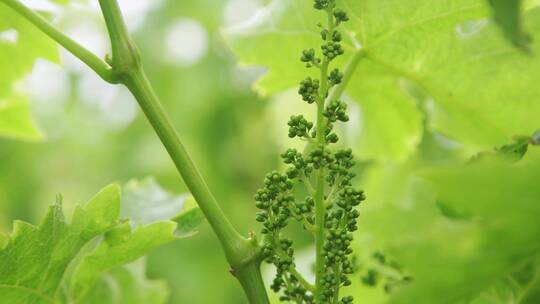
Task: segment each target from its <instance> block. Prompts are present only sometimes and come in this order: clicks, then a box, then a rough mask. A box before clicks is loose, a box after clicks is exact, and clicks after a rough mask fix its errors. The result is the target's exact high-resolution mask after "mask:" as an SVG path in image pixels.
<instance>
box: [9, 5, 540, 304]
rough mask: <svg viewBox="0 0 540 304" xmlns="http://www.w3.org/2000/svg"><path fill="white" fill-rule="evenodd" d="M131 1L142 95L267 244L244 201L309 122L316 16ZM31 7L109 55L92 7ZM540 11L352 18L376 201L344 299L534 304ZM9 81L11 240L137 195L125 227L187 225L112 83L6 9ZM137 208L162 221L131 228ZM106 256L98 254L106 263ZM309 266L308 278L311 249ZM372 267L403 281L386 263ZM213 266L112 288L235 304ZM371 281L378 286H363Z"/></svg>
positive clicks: (114, 273)
mask: <svg viewBox="0 0 540 304" xmlns="http://www.w3.org/2000/svg"><path fill="white" fill-rule="evenodd" d="M60 2H64V1H60ZM120 2H121V5H122V7H123V8H124V12H125V14H126V18H127V22H128V25H129V27H130V29H131V30H132V32H133V33H134V35H135V40H136V41H137V43H138V44H139V46H140V47H141V50H142V54H143V57H144V61H145V66H146V69H147V71H148V73H149V77H150V79H151V80H152V83H153V84H154V85H155V87H156V90H157V93H158V95H159V96H160V97H161V98H162V100H163V101H164V103H165V107H166V108H167V110H168V112H169V114H170V115H171V116H172V118H173V120H174V124H175V126H176V127H177V128H178V129H179V130H180V134H181V136H182V137H183V138H184V140H185V142H186V143H187V145H188V148H189V150H190V151H191V152H192V154H193V157H194V158H195V161H196V163H197V164H198V165H199V166H200V167H201V170H202V172H203V175H204V176H205V177H207V178H208V181H209V184H210V186H211V188H212V189H213V190H214V192H215V194H216V196H217V197H218V198H220V202H221V203H222V204H223V208H224V209H225V212H226V213H227V214H228V215H230V216H231V218H232V219H233V222H235V224H236V225H237V226H238V227H239V228H240V229H241V230H242V231H246V232H247V231H249V230H250V229H251V230H258V228H254V227H256V226H255V225H256V224H255V221H254V214H255V211H254V207H253V202H252V199H251V197H252V194H253V193H254V190H255V189H257V188H258V187H259V186H260V183H261V182H262V176H263V175H264V173H265V172H267V171H270V170H272V169H274V168H276V167H278V166H279V165H278V153H279V151H281V150H282V148H283V147H285V146H292V144H291V143H290V142H289V139H288V138H287V137H286V130H285V121H286V120H287V118H288V116H289V115H290V114H291V113H297V112H299V111H302V109H303V104H302V102H300V101H299V98H298V97H297V96H296V94H295V93H294V91H295V86H296V85H297V82H298V81H299V80H300V79H301V78H302V77H303V76H304V74H305V70H304V68H303V66H302V64H301V63H300V62H299V60H297V58H299V54H300V53H301V50H302V49H304V48H306V47H309V46H311V45H313V44H314V41H315V40H316V39H317V37H316V35H317V32H316V31H317V28H316V27H315V26H314V25H315V24H316V23H317V22H318V19H317V18H318V16H317V15H316V13H315V12H314V11H313V10H312V9H311V1H308V0H294V1H293V0H229V1H214V0H201V1H167V0H152V1H140V2H134V1H127V0H126V1H120ZM510 2H511V3H512V4H513V5H512V4H510V5H509V4H508V3H510ZM32 3H33V4H32V5H34V6H35V7H37V8H40V9H42V10H43V11H44V12H45V13H46V14H47V15H48V16H49V17H50V18H52V19H53V20H54V22H55V23H56V24H59V25H60V26H61V27H62V28H64V29H65V30H66V31H67V32H68V33H70V35H71V36H72V37H73V38H75V39H76V40H78V41H80V42H81V43H83V44H84V45H85V46H87V47H89V48H90V49H92V50H93V51H94V52H96V53H97V54H99V55H100V56H104V55H105V53H106V51H107V49H108V42H107V39H106V36H105V28H104V25H103V23H102V21H101V16H100V15H99V11H98V10H97V4H95V3H93V2H91V3H86V2H83V1H72V2H71V3H70V4H69V5H67V6H58V5H56V4H52V3H51V2H48V1H33V2H32ZM539 4H540V3H539V2H538V1H536V0H527V1H521V2H520V1H498V0H490V1H486V0H466V1H465V0H445V1H427V0H407V1H403V0H395V1H394V0H391V1H390V0H389V1H378V0H361V1H360V0H342V1H341V5H342V6H343V7H344V8H345V9H346V10H347V11H348V12H349V15H350V16H351V17H352V18H351V22H350V23H349V24H347V25H346V27H347V32H348V33H347V36H348V37H347V39H345V40H346V41H347V43H346V46H347V54H349V56H353V54H354V52H355V50H356V49H358V48H359V47H361V48H362V53H361V59H360V61H359V63H358V67H357V68H356V72H355V73H354V75H353V76H352V78H351V82H350V84H349V86H348V89H347V91H346V92H345V98H346V100H347V102H349V103H350V105H351V107H352V109H353V113H352V115H351V116H352V117H353V121H354V123H353V124H352V125H353V127H350V128H347V129H344V130H341V132H342V133H343V135H344V136H342V138H346V139H347V140H346V142H347V144H350V145H352V146H353V147H354V149H355V154H356V155H357V156H359V157H360V158H361V160H362V166H360V168H359V169H358V172H357V173H358V174H359V176H360V177H361V178H360V179H359V181H358V183H360V185H361V187H362V188H363V189H365V191H366V193H367V196H368V201H367V202H366V204H365V206H364V207H363V208H364V209H363V210H362V209H361V211H362V216H361V219H360V231H359V232H358V233H357V235H356V239H355V240H356V245H355V246H357V251H358V252H359V253H360V255H359V267H360V271H359V274H358V275H357V276H356V277H355V281H354V284H353V286H352V287H351V288H350V289H349V290H348V292H349V293H352V294H354V295H355V296H356V298H357V299H358V300H362V302H365V303H385V302H388V301H391V302H394V303H474V304H480V303H537V302H538V301H539V298H538V297H539V296H540V291H539V287H540V284H539V283H538V282H539V281H538V278H539V275H540V272H538V270H537V266H536V265H537V256H538V252H539V250H540V248H539V247H538V245H537V244H538V239H539V237H540V224H539V223H538V221H537V220H536V219H537V218H538V215H539V213H540V207H538V202H539V198H540V190H539V187H538V180H540V176H539V172H540V150H539V149H538V148H537V147H536V146H535V145H534V144H535V143H538V141H540V140H536V141H535V140H534V139H531V138H529V137H528V136H531V135H532V134H533V133H534V132H535V130H537V129H538V128H540V123H539V122H538V118H537V117H538V112H539V110H540V103H539V102H538V100H537V98H538V96H540V94H539V93H540V92H539V91H538V90H540V87H538V85H536V83H537V82H538V79H539V78H540V77H539V75H538V73H539V71H540V64H539V61H538V58H537V54H538V48H539V45H538V42H537V40H538V35H537V33H538V32H540V23H539V20H540V18H539V17H540V8H538V5H539ZM535 38H536V39H535ZM36 57H38V58H39V59H37V60H36ZM347 59H348V58H345V59H344V61H346V60H347ZM237 62H238V63H240V65H241V66H240V67H238V66H237ZM0 69H1V73H0V136H1V138H0V231H2V232H4V234H6V235H7V234H9V233H10V232H11V229H12V221H13V220H14V219H20V220H24V221H28V222H31V223H40V222H41V219H42V218H43V217H44V216H45V214H46V213H47V212H49V213H48V214H49V215H50V214H51V212H56V211H54V210H55V209H54V208H56V207H51V209H48V208H49V205H51V204H52V203H54V201H55V196H56V195H57V194H58V193H62V195H63V197H64V199H63V201H64V203H63V209H64V213H65V214H66V216H67V215H71V214H72V213H73V212H76V211H74V210H78V209H76V203H79V202H84V201H87V199H88V198H89V197H92V196H93V194H94V193H96V192H97V190H98V189H101V188H103V186H105V185H106V184H108V183H110V182H111V181H117V182H118V183H119V184H125V183H127V185H126V186H125V187H124V194H123V198H124V199H123V201H122V205H121V206H122V209H121V210H119V211H118V212H120V213H119V216H120V217H122V218H123V217H127V216H130V217H134V218H137V219H138V220H140V221H141V223H145V224H146V223H149V222H151V221H156V220H168V219H172V218H173V216H171V215H176V214H177V213H178V211H179V209H178V205H177V207H174V204H173V206H172V207H171V205H169V204H167V203H165V204H162V203H163V202H164V201H166V202H170V201H177V200H178V199H180V200H182V203H183V200H184V199H187V197H184V198H182V197H178V196H177V195H176V194H171V193H167V192H164V191H163V190H162V189H161V188H160V186H158V184H157V183H159V184H161V185H162V186H163V187H165V188H166V189H168V190H169V191H172V192H174V193H185V192H186V189H185V187H184V186H183V184H182V182H181V181H180V179H179V177H178V175H177V173H176V171H175V170H174V167H173V166H172V163H171V162H170V161H169V158H168V156H167V155H166V153H165V150H164V149H163V148H162V147H161V145H160V143H159V141H158V140H157V138H156V137H155V135H154V133H153V131H152V130H151V129H150V127H149V125H148V124H147V122H146V121H145V119H144V117H142V116H141V114H140V113H139V111H138V109H137V106H136V104H135V103H134V101H133V100H132V99H131V97H130V96H129V94H128V93H127V91H126V90H124V89H123V88H120V87H115V86H109V85H106V84H104V83H103V82H102V81H100V80H99V79H98V78H97V76H95V75H93V74H92V72H90V71H89V70H88V69H87V68H85V67H83V66H82V65H81V64H80V63H78V62H77V60H76V59H74V58H72V57H71V56H70V55H69V54H66V53H65V52H63V51H60V52H59V51H58V50H57V48H56V47H55V45H54V43H52V42H51V41H50V40H49V39H48V38H46V37H44V36H43V35H42V34H41V33H39V32H38V31H37V30H35V29H34V28H33V27H32V26H31V25H29V24H28V23H27V22H25V21H24V20H22V19H21V18H20V17H18V16H17V15H15V14H14V13H12V12H11V11H10V10H8V9H7V8H6V7H5V6H3V4H0ZM252 87H253V88H254V90H252ZM516 135H522V136H525V138H526V139H525V140H523V139H521V141H520V140H519V139H517V140H515V139H514V136H516ZM529 142H530V143H531V145H530V147H528V150H527V149H526V148H527V145H528V143H529ZM507 144H512V145H510V146H505V147H503V148H499V149H498V150H493V148H495V147H501V146H503V145H507ZM524 147H525V148H524ZM482 151H483V152H482ZM525 151H526V152H527V153H525ZM479 152H482V153H481V154H480V155H477V153H479ZM475 155H476V157H474V159H475V160H474V161H470V159H471V157H472V156H475ZM522 157H523V158H522ZM149 175H153V176H155V180H153V179H145V178H146V177H147V176H149ZM132 178H137V179H139V180H142V181H131V182H128V181H129V180H131V179H132ZM141 198H142V200H143V201H152V202H154V203H152V204H151V205H152V206H158V207H159V208H155V209H149V210H144V211H145V212H144V213H141V214H144V215H145V216H142V215H141V214H134V213H133V210H140V207H139V206H142V205H144V204H140V200H141ZM138 200H139V201H138ZM126 202H127V203H126ZM138 202H139V203H138ZM160 202H161V203H160ZM130 206H137V207H135V208H130ZM119 208H120V207H119ZM180 208H181V207H180ZM47 210H49V211H47ZM153 212H155V213H153ZM162 214H165V215H163V216H162ZM184 215H185V214H184ZM147 216H149V217H147ZM195 216H196V215H195ZM117 217H118V215H117ZM69 218H71V217H69ZM175 219H177V218H175ZM45 224H46V222H43V224H42V225H45ZM72 224H73V223H72ZM124 228H125V227H124ZM128 230H129V229H128ZM186 231H190V230H186ZM169 232H170V231H169ZM119 233H120V235H124V234H123V233H125V231H122V230H121V231H120V232H119ZM134 233H135V232H134ZM296 238H297V240H296V243H297V244H299V246H300V247H302V246H305V244H308V243H309V240H308V239H305V236H304V235H302V234H299V235H297V236H296ZM4 239H5V237H2V238H0V240H4ZM121 239H122V238H121ZM164 239H165V240H166V241H163V242H164V243H165V242H168V241H169V239H167V237H164ZM122 240H125V239H122ZM113 242H114V237H113ZM3 243H4V242H0V244H2V245H3ZM106 244H107V243H106V242H102V243H101V245H97V246H98V247H97V248H96V251H95V252H94V253H89V254H94V255H97V256H98V257H99V255H103V254H106V255H110V254H111V253H110V252H108V251H107V245H106ZM100 246H101V247H100ZM6 248H7V247H6ZM143 249H146V248H140V251H145V250H143ZM148 249H149V248H148ZM300 249H301V250H300V251H303V252H304V253H305V254H303V256H305V260H304V261H302V264H303V265H304V264H305V265H304V266H305V267H304V268H305V271H306V273H309V268H310V266H309V263H310V250H311V248H303V249H302V248H300ZM379 251H380V252H383V253H384V254H385V256H386V258H387V259H388V261H392V262H395V263H397V264H398V265H399V267H397V266H396V265H393V266H392V267H389V265H388V263H381V261H380V260H378V259H376V258H374V256H375V255H374V253H375V252H379ZM219 252H221V249H220V248H219V244H218V242H217V239H216V238H215V237H214V235H213V234H212V232H211V231H210V229H209V227H207V225H205V224H203V226H202V227H201V228H200V231H199V233H197V234H196V235H195V236H194V237H192V238H190V239H186V240H177V241H174V242H169V243H168V244H167V245H164V246H160V247H157V248H155V249H154V250H152V251H151V252H150V254H149V255H148V257H147V258H146V261H144V260H137V261H136V262H135V263H133V264H129V265H128V266H125V267H113V266H115V265H110V267H107V271H108V272H109V278H111V279H112V280H117V281H118V282H126V286H130V285H129V284H132V285H133V286H135V285H134V284H143V285H144V284H146V286H147V287H148V296H149V297H156V298H152V299H154V300H152V302H156V303H160V302H161V301H163V300H164V299H165V298H166V297H167V296H169V300H168V301H170V302H171V303H242V302H243V301H244V300H243V295H242V294H241V290H240V288H239V287H238V286H237V283H236V282H235V281H234V280H232V279H231V277H230V275H229V274H228V272H227V265H226V263H225V259H224V257H223V256H222V255H221V254H218V253H219ZM139 255H140V254H137V256H139ZM145 262H146V264H147V270H146V272H147V273H146V274H145V269H144V263H145ZM85 263H90V262H83V263H82V264H81V265H83V266H84V265H85ZM86 265H87V266H84V267H89V269H93V268H95V267H91V264H86ZM88 265H90V266H88ZM171 265H174V267H171ZM83 266H81V267H83ZM1 269H2V268H1V267H0V274H1V273H2V272H1V271H2V270H1ZM79 273H85V272H84V271H80V272H79ZM370 273H371V275H373V276H375V277H376V279H375V281H376V282H377V283H378V284H376V286H375V287H366V286H364V285H363V284H362V281H366V278H368V277H369V274H370ZM87 275H88V274H87ZM146 276H148V277H150V278H151V279H152V280H151V281H147V280H148V279H147V278H146ZM409 277H410V278H412V280H408V279H405V278H409ZM75 278H79V279H75V280H74V281H75V283H76V282H77V280H83V281H84V280H90V279H92V276H91V275H88V276H86V277H85V276H84V275H83V274H80V275H78V276H77V275H75ZM156 278H160V279H163V280H159V281H158V280H155V279H156ZM100 282H101V281H99V280H98V283H97V284H98V285H97V286H98V288H97V289H96V292H100V291H101V292H102V293H101V294H98V296H100V297H101V298H103V295H104V294H107V288H106V286H107V284H106V283H103V282H101V283H100ZM75 283H74V284H73V286H72V287H71V288H74V289H77V288H80V285H79V287H77V286H78V285H76V284H75ZM100 284H101V285H100ZM208 286H214V287H215V286H219V288H212V292H208ZM385 287H386V288H387V289H391V290H392V292H391V293H387V292H385V291H384V289H385ZM100 288H101V289H100ZM145 290H146V289H145ZM156 290H157V291H156ZM166 290H168V291H166ZM154 291H155V292H156V293H157V295H154V294H153V292H154ZM169 294H170V295H169ZM90 296H91V295H90ZM139 298H140V297H139ZM411 299H414V300H411ZM89 301H90V302H91V298H90V300H89Z"/></svg>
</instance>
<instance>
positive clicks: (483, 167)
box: [360, 148, 540, 304]
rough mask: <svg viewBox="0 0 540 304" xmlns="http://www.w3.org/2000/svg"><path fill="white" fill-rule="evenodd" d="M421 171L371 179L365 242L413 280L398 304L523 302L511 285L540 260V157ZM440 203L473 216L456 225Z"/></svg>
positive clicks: (386, 170)
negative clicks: (495, 299) (495, 298)
mask: <svg viewBox="0 0 540 304" xmlns="http://www.w3.org/2000/svg"><path fill="white" fill-rule="evenodd" d="M424 166H425V164H424ZM421 167H422V163H418V160H411V161H409V162H407V163H405V164H402V165H387V166H386V167H379V168H377V167H374V168H373V169H371V172H370V173H369V174H368V177H366V178H365V179H364V185H365V187H366V193H368V194H370V196H368V202H367V203H366V205H365V206H364V209H363V212H362V225H361V226H360V233H361V236H360V238H361V239H369V240H372V242H374V243H376V244H377V246H375V247H377V248H383V249H384V250H385V251H387V252H389V253H390V254H391V255H392V257H393V258H395V259H397V261H399V263H400V264H402V265H403V266H404V267H405V269H406V270H407V272H408V273H410V274H411V275H412V277H413V281H412V282H411V283H408V284H405V285H403V286H402V287H401V288H399V289H397V292H395V293H393V294H392V301H391V303H410V299H414V301H415V303H442V304H444V303H462V302H463V303H468V302H469V301H471V300H473V299H475V298H477V297H478V296H479V295H483V296H486V295H487V294H490V295H491V296H493V292H495V293H496V295H497V296H498V297H499V298H503V299H507V298H517V295H519V293H517V291H518V290H519V289H517V288H515V287H512V286H510V285H508V284H509V283H508V280H509V278H511V277H512V275H513V274H515V273H516V271H518V270H519V269H521V268H522V267H523V265H525V264H526V263H528V262H530V261H531V260H533V259H535V258H536V257H537V256H538V254H539V253H540V246H539V245H538V242H537V241H536V240H537V239H538V237H539V234H540V225H539V224H538V221H536V220H534V218H537V217H538V216H539V214H540V208H538V204H537V202H538V198H539V197H540V192H539V191H540V189H538V187H536V186H535V185H536V183H537V181H538V180H539V178H540V176H539V172H540V151H539V150H538V149H536V148H535V149H532V148H531V149H530V151H529V152H528V153H527V154H525V156H524V158H523V159H522V160H521V161H519V162H517V163H509V162H508V161H505V160H501V159H499V158H491V159H486V160H484V161H482V162H474V163H468V164H463V165H456V164H454V165H452V166H430V168H429V169H420V168H421ZM437 201H444V203H445V205H447V206H449V207H451V208H452V209H453V210H460V211H463V212H464V213H465V214H467V215H468V216H467V217H464V218H463V217H451V218H449V217H447V216H445V214H443V210H440V209H439V207H438V205H437V204H436V203H437ZM495 282H497V283H495ZM441 295H444V297H441ZM480 299H481V298H477V301H480ZM480 303H483V302H480Z"/></svg>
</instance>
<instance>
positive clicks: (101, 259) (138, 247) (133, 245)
mask: <svg viewBox="0 0 540 304" xmlns="http://www.w3.org/2000/svg"><path fill="white" fill-rule="evenodd" d="M175 229H176V224H175V223H174V222H170V221H162V222H156V223H153V224H149V225H147V226H142V227H137V228H136V229H135V230H134V231H131V227H130V223H129V222H124V223H122V224H120V225H118V226H116V227H114V228H113V229H111V230H110V231H107V233H106V234H105V241H104V242H101V243H100V244H99V245H98V246H97V248H96V249H95V250H94V251H93V252H92V253H90V254H88V255H86V256H85V257H84V258H83V259H82V261H81V262H80V264H79V265H78V266H77V269H76V270H75V273H74V275H73V278H72V280H71V284H70V286H71V287H70V289H71V294H72V298H73V299H75V300H76V302H79V301H82V300H83V299H84V298H85V297H86V296H87V294H88V292H89V291H91V290H92V289H93V287H94V286H95V284H96V283H97V282H98V281H99V279H100V278H101V276H102V274H103V273H106V272H107V271H109V270H111V269H114V268H115V267H117V266H121V265H123V264H127V263H129V262H133V261H135V260H136V259H138V258H139V257H141V256H144V255H145V254H146V253H147V252H148V251H150V250H151V249H153V248H156V247H158V246H160V245H163V244H165V243H169V242H171V241H173V240H175V239H176V238H175V237H174V230H175Z"/></svg>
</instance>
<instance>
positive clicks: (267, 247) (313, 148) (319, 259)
mask: <svg viewBox="0 0 540 304" xmlns="http://www.w3.org/2000/svg"><path fill="white" fill-rule="evenodd" d="M314 8H315V9H317V10H321V11H323V12H325V13H326V16H327V24H326V27H323V26H321V38H322V41H323V44H322V46H321V51H322V55H323V56H322V59H321V58H319V57H317V54H316V52H315V50H314V49H306V50H304V51H303V52H302V57H301V61H302V62H304V63H305V64H306V67H308V68H311V67H316V68H318V69H319V71H320V78H319V79H313V78H311V77H307V78H306V79H304V80H303V81H301V83H300V88H299V90H298V93H299V94H300V95H301V96H302V99H303V100H304V101H306V102H307V103H309V104H315V105H316V113H317V114H316V117H317V120H316V125H315V126H314V124H313V123H312V122H310V121H308V120H307V119H306V118H304V116H302V115H293V116H291V118H290V120H289V122H288V125H289V137H291V138H294V137H298V138H300V139H302V140H306V141H307V142H308V147H307V148H306V149H305V151H304V152H303V153H300V152H298V151H297V150H295V149H288V150H287V151H285V152H284V153H283V154H281V157H282V159H283V162H284V163H285V164H287V165H289V168H288V170H287V172H286V173H285V174H282V173H279V172H277V171H273V172H271V173H269V174H267V175H266V177H265V180H264V188H262V189H259V190H258V191H257V193H256V194H255V201H256V207H257V208H259V209H261V212H259V213H258V214H257V218H256V219H257V221H259V222H261V223H263V229H262V231H261V233H262V234H263V235H264V242H263V243H264V246H263V255H264V257H265V260H266V262H268V263H272V264H274V265H275V266H276V269H277V273H276V277H275V279H274V281H273V283H272V286H271V287H272V289H273V290H274V291H275V292H279V291H282V295H281V296H280V300H282V301H288V302H295V303H298V304H301V303H306V304H311V303H316V304H337V303H343V304H346V303H352V301H353V299H352V297H350V296H345V297H340V289H341V287H343V286H348V285H350V284H351V281H350V280H349V279H348V275H350V274H351V273H353V271H354V265H353V259H352V249H351V247H350V244H351V241H352V232H353V231H355V230H356V229H357V218H358V217H359V212H358V211H357V210H355V209H354V208H355V207H356V206H358V205H359V204H360V203H361V202H362V201H363V200H364V199H365V197H364V194H363V192H362V191H358V190H355V189H354V188H353V187H352V184H351V180H352V178H353V177H354V174H353V173H352V172H350V169H351V168H352V167H353V166H354V160H353V156H352V152H351V150H350V149H340V150H337V151H335V152H333V151H332V149H331V148H330V144H334V143H336V142H338V140H339V138H338V135H337V134H336V133H334V132H333V129H334V123H336V122H338V121H339V122H346V121H348V120H349V117H348V116H347V114H346V110H347V105H346V104H345V103H344V102H342V101H341V100H339V98H340V96H341V95H342V93H343V91H344V89H345V86H346V84H347V82H348V81H349V80H350V78H351V76H352V74H353V71H354V70H355V69H356V67H357V65H358V63H359V62H360V59H361V58H362V57H363V55H364V54H363V52H362V51H361V50H358V51H357V52H356V53H355V54H354V55H353V56H352V58H351V59H350V61H349V63H348V64H347V66H346V68H345V73H342V72H341V71H340V70H339V69H337V68H334V69H331V68H330V65H331V63H332V62H333V60H334V59H335V58H336V57H338V56H340V55H342V54H343V53H344V51H343V48H342V46H341V33H340V32H339V31H338V27H339V25H340V24H341V23H343V22H346V21H348V17H347V14H346V13H345V12H344V11H343V10H341V9H338V8H336V3H335V0H314ZM312 180H314V182H315V187H313V186H312V185H311V182H312ZM297 184H302V185H304V187H305V190H306V192H307V194H308V196H307V197H306V198H305V199H303V200H300V201H298V200H297V198H296V197H295V194H297V193H298V192H297V191H295V186H296V185H297ZM290 219H295V220H297V221H298V222H300V223H301V224H302V225H303V227H304V228H305V229H306V230H308V231H309V232H311V233H312V234H313V237H314V241H315V284H314V285H311V284H310V283H309V282H307V281H306V280H305V279H304V278H303V276H302V274H300V273H299V272H298V271H297V270H296V265H295V256H294V249H293V247H292V244H293V242H292V241H291V240H290V239H287V238H284V237H283V231H282V230H283V228H285V227H286V226H287V225H288V222H289V220H290Z"/></svg>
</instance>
